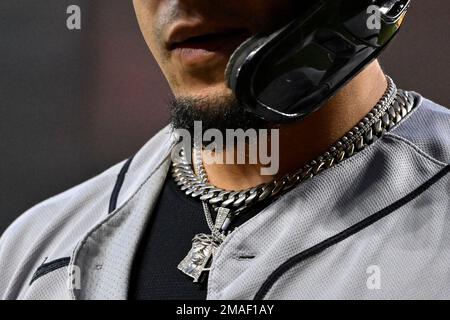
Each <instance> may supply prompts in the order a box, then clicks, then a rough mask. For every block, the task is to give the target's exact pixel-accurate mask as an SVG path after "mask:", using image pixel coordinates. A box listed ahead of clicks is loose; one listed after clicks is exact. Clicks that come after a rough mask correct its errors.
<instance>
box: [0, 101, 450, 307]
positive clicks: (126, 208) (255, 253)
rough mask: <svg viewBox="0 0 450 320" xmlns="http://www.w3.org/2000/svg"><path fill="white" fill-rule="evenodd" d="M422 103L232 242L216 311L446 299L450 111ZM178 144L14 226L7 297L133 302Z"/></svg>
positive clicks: (162, 139)
mask: <svg viewBox="0 0 450 320" xmlns="http://www.w3.org/2000/svg"><path fill="white" fill-rule="evenodd" d="M415 97H416V107H415V108H414V110H413V111H412V112H411V113H410V114H409V115H408V116H407V117H406V118H405V119H403V120H402V121H401V122H400V123H398V124H397V125H396V126H395V127H394V128H393V129H392V130H391V131H390V132H389V133H388V134H386V135H385V136H384V137H383V138H381V139H379V140H378V141H376V142H375V143H374V144H372V145H371V146H369V147H368V148H366V149H364V150H363V151H361V152H358V153H357V154H355V155H354V156H353V157H351V158H349V159H347V160H344V161H343V162H341V163H339V164H337V165H335V166H333V167H331V168H330V169H327V170H325V171H323V172H322V173H320V174H319V175H317V176H315V177H314V178H312V179H310V180H308V181H305V182H304V183H301V184H300V185H299V186H297V187H296V188H295V189H293V190H292V191H290V192H289V193H287V194H286V195H284V196H282V197H281V198H279V199H277V200H276V201H275V202H274V203H272V204H271V205H270V206H268V207H267V208H265V209H264V210H263V211H262V212H260V213H259V214H258V215H256V216H255V217H253V218H252V219H250V220H249V221H247V222H246V223H244V224H243V225H241V226H240V227H238V228H237V229H236V230H235V231H233V233H231V234H230V235H229V236H228V237H227V238H226V240H225V242H224V243H223V244H222V245H221V247H220V249H219V250H218V252H217V254H216V256H215V259H214V261H213V264H212V267H211V271H210V276H209V279H208V298H209V299H255V298H256V299H417V298H418V299H428V298H437V299H448V298H450V173H449V172H450V111H448V110H447V109H445V108H444V107H441V106H439V105H436V104H435V103H433V102H431V101H429V100H426V99H423V98H421V97H420V96H419V95H415ZM175 143H176V139H175V137H174V135H173V133H172V132H171V130H170V128H169V127H167V128H165V129H164V130H162V131H161V132H160V133H159V134H157V135H156V136H155V137H154V138H152V139H151V140H150V141H149V142H148V143H147V144H146V145H145V146H144V147H143V148H142V149H141V150H140V151H139V152H138V153H137V154H136V155H135V156H134V157H133V159H130V160H128V161H124V162H122V163H119V164H117V165H116V166H114V167H112V168H110V169H109V170H107V171H105V172H104V173H102V174H100V175H99V176H97V177H95V178H93V179H91V180H89V181H87V182H85V183H83V184H81V185H79V186H76V187H74V188H72V189H70V190H68V191H66V192H64V193H62V194H60V195H57V196H55V197H53V198H51V199H49V200H47V201H44V202H43V203H40V204H38V205H37V206H35V207H33V208H32V209H30V210H29V211H27V212H26V213H25V214H23V215H22V216H20V217H19V218H18V219H17V220H16V221H15V222H14V223H13V224H12V225H11V226H10V227H9V228H8V229H7V231H6V232H5V233H4V234H3V236H2V237H1V239H0V297H1V298H3V299H126V297H127V291H128V283H129V278H130V270H131V265H132V262H133V257H134V254H135V252H136V249H137V247H138V244H139V240H140V237H141V235H142V234H143V231H144V229H145V226H146V224H147V222H148V220H149V217H150V216H151V213H152V208H153V206H154V204H155V202H156V200H157V199H158V196H159V192H160V189H161V187H162V185H163V183H164V180H165V177H166V175H167V173H168V170H169V166H170V162H171V160H170V153H171V150H172V148H173V146H174V145H175ZM174 232H176V230H174ZM161 254H164V251H161ZM174 272H179V271H178V270H174Z"/></svg>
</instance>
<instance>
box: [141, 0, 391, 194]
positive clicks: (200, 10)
mask: <svg viewBox="0 0 450 320" xmlns="http://www.w3.org/2000/svg"><path fill="white" fill-rule="evenodd" d="M133 4H134V7H135V11H136V16H137V19H138V22H139V26H140V28H141V31H142V33H143V35H144V38H145V41H146V43H147V45H148V47H149V49H150V51H151V52H152V54H153V56H154V58H155V59H156V61H157V63H158V64H159V66H160V68H161V70H162V72H163V74H164V76H165V77H166V79H167V81H168V83H169V86H170V88H171V90H172V92H173V94H174V96H175V97H178V98H184V97H189V98H201V99H212V98H213V97H215V98H217V97H232V95H233V93H232V92H231V90H230V89H229V88H228V87H227V86H226V83H225V76H224V71H225V68H226V65H227V63H228V60H229V58H230V55H231V54H232V53H233V51H234V50H235V49H236V48H237V47H238V46H239V44H240V43H242V42H243V41H244V40H245V39H246V38H248V37H249V36H251V35H254V34H256V33H259V32H263V31H267V30H272V29H273V28H275V27H277V26H281V25H283V24H284V23H286V22H288V21H289V20H290V19H292V18H293V17H295V15H297V14H298V12H300V10H302V6H303V2H302V1H298V0H133ZM205 35H209V36H208V39H207V41H201V42H198V41H196V40H195V39H193V38H192V37H194V36H205ZM386 87H387V83H386V79H385V76H384V74H383V72H382V70H381V68H380V66H379V64H378V62H377V61H374V62H372V63H371V64H370V65H368V66H367V67H366V68H365V69H364V70H363V71H362V72H361V73H360V74H359V75H358V76H356V77H355V78H354V79H353V80H352V81H351V82H349V83H348V84H347V85H346V86H345V87H344V88H343V89H341V90H340V92H339V93H338V94H337V95H336V96H335V97H334V98H333V99H332V100H330V101H329V102H328V103H327V104H326V105H325V106H324V107H322V108H321V109H319V110H318V111H316V112H315V113H313V114H311V115H309V116H308V117H307V118H306V119H304V120H302V121H299V122H294V123H290V124H286V125H281V126H279V129H280V143H279V171H278V174H277V175H276V176H281V175H284V174H286V173H289V172H293V171H296V170H297V169H299V168H301V167H302V166H304V165H305V164H306V163H308V162H309V161H311V160H312V159H314V158H316V157H317V156H319V155H320V154H322V153H323V152H325V151H326V150H327V149H328V148H329V147H330V146H331V145H332V144H333V143H335V142H336V141H337V140H338V139H339V138H340V137H342V136H343V135H344V134H345V133H346V132H347V131H349V130H351V129H352V128H353V127H354V126H355V125H356V124H357V123H359V121H360V120H361V119H362V118H364V116H365V115H366V114H367V113H368V112H370V110H371V109H372V107H373V106H374V105H375V104H376V103H377V101H378V100H379V99H380V98H381V96H382V95H383V93H384V92H385V90H386ZM205 168H206V171H207V174H208V178H209V180H210V182H211V183H212V184H214V185H216V186H217V187H221V188H224V189H227V190H240V189H245V188H248V187H253V186H256V185H258V184H260V183H263V182H268V181H270V180H273V179H274V178H275V177H274V176H263V175H261V170H260V169H261V165H259V164H205Z"/></svg>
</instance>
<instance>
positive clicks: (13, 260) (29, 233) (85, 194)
mask: <svg viewBox="0 0 450 320" xmlns="http://www.w3.org/2000/svg"><path fill="white" fill-rule="evenodd" d="M172 136H173V135H172V131H171V130H170V128H169V127H166V128H164V129H163V130H161V131H160V132H159V133H158V134H156V135H155V136H154V137H153V138H152V139H150V140H149V141H148V142H147V144H146V145H145V146H144V147H143V148H142V149H141V150H139V152H137V153H136V154H135V155H134V157H132V158H133V161H132V162H131V164H129V167H128V168H127V169H128V170H127V180H126V181H124V182H123V186H122V191H123V192H121V196H120V197H119V198H118V199H117V205H120V204H121V203H123V202H124V201H126V197H129V196H130V195H132V194H133V192H134V191H135V189H137V188H138V186H139V185H140V184H141V183H142V182H143V181H144V180H145V179H146V177H147V176H148V175H150V174H151V173H152V171H154V170H155V168H156V167H157V166H158V163H160V162H161V161H162V160H163V157H164V155H165V154H166V153H167V150H166V149H168V148H170V141H171V140H172V139H173V137H172ZM127 162H129V161H127V160H124V161H121V162H120V163H118V164H116V165H114V166H112V167H111V168H109V169H107V170H106V171H104V172H102V173H100V174H99V175H97V176H95V177H93V178H92V179H89V180H88V181H86V182H84V183H82V184H80V185H77V186H75V187H73V188H71V189H69V190H67V191H64V192H62V193H61V194H58V195H56V196H54V197H51V198H49V199H47V200H45V201H43V202H41V203H39V204H37V205H35V206H34V207H32V208H31V209H29V210H27V211H26V212H25V213H23V214H22V215H21V216H19V217H18V218H17V219H16V220H15V221H14V222H13V223H12V224H11V225H10V226H9V227H8V229H7V230H6V231H5V232H4V233H3V235H2V236H1V238H0V269H1V270H2V273H1V274H0V292H1V290H3V289H5V288H4V285H5V284H4V283H2V282H3V281H2V278H3V280H5V279H7V278H8V277H7V274H10V276H11V275H12V274H13V273H16V272H17V268H19V266H22V267H23V268H26V266H24V265H25V264H36V263H38V262H39V263H40V262H42V260H43V259H44V258H46V257H41V256H40V254H41V253H42V252H46V254H48V253H50V254H51V255H54V256H57V257H60V256H70V255H71V251H72V250H73V248H74V246H75V244H76V242H77V241H78V240H79V239H80V237H82V236H83V235H84V234H85V233H87V232H88V231H89V230H90V229H91V228H92V227H95V225H97V224H98V223H99V222H100V221H101V220H102V219H104V218H105V217H106V216H107V214H108V210H109V204H110V200H111V194H112V192H113V189H114V186H115V185H116V183H117V180H118V176H120V173H121V171H123V169H124V166H125V164H126V163H127ZM128 178H129V179H128ZM8 270H9V272H8ZM0 296H1V295H0Z"/></svg>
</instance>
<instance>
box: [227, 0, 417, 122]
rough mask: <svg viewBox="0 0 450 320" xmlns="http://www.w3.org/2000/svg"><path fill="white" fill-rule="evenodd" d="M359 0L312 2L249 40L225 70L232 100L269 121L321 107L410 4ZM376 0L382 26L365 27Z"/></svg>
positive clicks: (374, 52) (375, 51) (378, 47)
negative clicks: (275, 27) (282, 23)
mask: <svg viewBox="0 0 450 320" xmlns="http://www.w3.org/2000/svg"><path fill="white" fill-rule="evenodd" d="M358 1H361V2H358V4H357V5H355V2H354V1H351V0H316V1H314V5H312V6H311V7H310V8H308V9H307V10H305V12H302V13H301V15H300V16H299V17H298V18H296V19H294V20H293V21H291V22H290V23H289V24H287V25H285V26H283V27H282V28H280V29H278V30H275V31H274V32H273V33H271V34H261V35H256V36H253V37H251V38H249V39H247V40H246V41H245V42H244V43H243V44H242V45H241V46H240V47H239V48H237V49H236V51H235V52H234V53H233V55H232V56H231V58H230V60H229V62H228V65H227V68H226V72H225V76H226V80H227V84H228V86H229V87H230V89H232V91H233V92H234V94H235V96H236V98H237V99H238V100H239V101H240V102H241V103H242V104H243V105H244V106H245V107H246V108H247V109H248V110H249V111H251V112H253V113H254V114H256V115H258V116H260V117H261V118H263V119H265V120H267V121H271V122H289V121H294V120H299V119H302V118H304V117H306V116H307V115H308V114H310V113H312V112H314V111H316V110H317V109H319V108H320V107H321V106H322V105H324V104H325V102H326V101H328V100H329V99H330V98H331V97H333V96H334V95H335V94H336V93H337V91H338V90H339V89H340V88H341V87H343V86H344V85H345V84H346V83H347V82H349V81H350V80H351V79H352V78H353V77H355V76H356V75H357V74H358V73H359V72H360V71H361V70H362V69H363V68H364V67H365V66H366V65H367V64H369V63H370V62H371V61H372V60H374V59H375V58H376V57H377V56H378V55H379V54H380V53H381V51H382V50H383V49H384V48H385V47H386V46H387V44H388V43H389V42H390V41H391V40H392V39H393V38H394V36H395V35H396V34H397V32H398V30H399V28H400V26H401V21H402V19H403V17H404V15H405V14H406V11H407V9H408V6H409V3H410V0H384V1H383V0H377V1H373V0H358ZM376 4H379V5H381V7H379V9H378V11H379V13H380V19H381V20H380V27H379V28H378V29H373V30H372V29H371V30H369V29H370V28H369V27H368V24H367V19H368V17H369V16H370V11H369V8H370V7H371V6H374V5H376ZM344 9H345V13H343V12H344Z"/></svg>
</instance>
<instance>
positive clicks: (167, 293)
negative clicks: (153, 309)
mask: <svg viewBox="0 0 450 320" xmlns="http://www.w3.org/2000/svg"><path fill="white" fill-rule="evenodd" d="M257 212H259V210H258V209H256V208H255V209H254V210H252V211H249V212H246V213H245V214H242V215H241V216H239V219H236V220H235V221H234V222H233V224H232V226H231V227H232V228H236V227H237V226H238V225H240V224H242V223H244V222H245V221H247V220H248V219H250V218H251V217H253V216H254V215H255V214H256V213H257ZM199 233H206V234H210V233H211V232H210V230H209V228H208V225H207V223H206V219H205V216H204V213H203V208H202V204H201V202H200V201H199V200H197V199H193V198H191V197H189V196H186V195H185V194H184V193H183V192H182V191H181V190H180V189H179V187H178V186H177V185H176V184H175V182H174V181H173V179H172V177H171V175H170V174H169V175H168V177H167V178H166V181H165V183H164V186H163V189H162V192H161V195H160V197H159V199H158V201H157V203H156V206H155V208H154V210H153V211H152V215H151V218H150V221H149V224H148V226H147V227H146V231H145V233H144V235H143V237H142V239H141V243H140V245H139V248H138V251H137V253H136V255H135V258H134V263H133V268H132V273H131V279H130V286H129V291H128V298H129V299H131V300H204V299H206V284H204V285H203V286H200V285H198V284H195V283H193V282H192V280H191V278H189V277H187V276H185V275H184V274H183V273H182V272H181V271H179V270H178V269H177V266H178V264H179V263H180V261H181V260H182V259H183V258H184V257H185V256H186V255H187V253H188V252H189V250H190V249H191V244H192V238H193V237H194V236H195V235H196V234H199ZM205 283H206V281H205Z"/></svg>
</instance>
